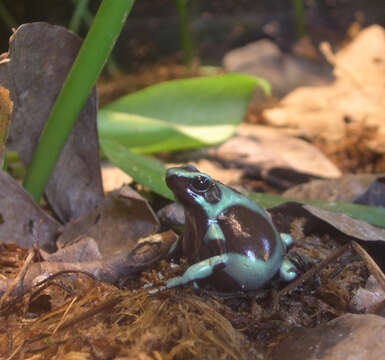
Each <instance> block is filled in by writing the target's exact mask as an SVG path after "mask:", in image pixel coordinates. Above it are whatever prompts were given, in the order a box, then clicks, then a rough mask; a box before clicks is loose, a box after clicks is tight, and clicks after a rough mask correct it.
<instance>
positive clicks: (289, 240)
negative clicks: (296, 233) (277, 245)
mask: <svg viewBox="0 0 385 360" xmlns="http://www.w3.org/2000/svg"><path fill="white" fill-rule="evenodd" d="M279 235H281V239H282V242H283V244H284V245H285V247H286V249H288V248H290V247H291V246H292V245H293V243H294V242H293V238H292V237H291V235H289V234H286V233H280V234H279Z"/></svg>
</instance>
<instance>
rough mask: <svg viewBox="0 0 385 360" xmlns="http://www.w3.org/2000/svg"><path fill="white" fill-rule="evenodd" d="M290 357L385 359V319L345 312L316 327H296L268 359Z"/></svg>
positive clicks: (301, 359) (310, 359)
mask: <svg viewBox="0 0 385 360" xmlns="http://www.w3.org/2000/svg"><path fill="white" fill-rule="evenodd" d="M293 359H295V360H371V359H373V360H374V359H376V360H377V359H378V360H380V359H385V319H384V318H382V317H380V316H377V315H371V314H367V315H354V314H346V315H343V316H341V317H339V318H337V319H334V320H332V321H329V322H328V323H326V324H324V325H321V326H319V327H317V328H315V329H305V328H300V329H296V330H294V331H293V333H292V334H291V335H290V337H289V338H287V339H286V340H284V341H282V342H281V343H280V344H279V345H278V346H277V347H275V348H274V350H273V352H272V356H271V360H293Z"/></svg>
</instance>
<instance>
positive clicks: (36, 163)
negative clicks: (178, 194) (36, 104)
mask: <svg viewBox="0 0 385 360" xmlns="http://www.w3.org/2000/svg"><path fill="white" fill-rule="evenodd" d="M133 4H134V0H103V1H102V3H101V5H100V7H99V10H98V12H97V14H96V16H95V19H94V21H93V23H92V26H91V28H90V30H89V32H88V34H87V36H86V38H85V40H84V43H83V45H82V47H81V48H80V50H79V53H78V56H77V57H76V59H75V61H74V64H73V65H72V68H71V70H70V72H69V74H68V76H67V79H66V81H65V82H64V85H63V88H62V90H61V91H60V93H59V96H58V98H57V100H56V102H55V105H54V106H53V109H52V111H51V113H50V116H49V118H48V121H47V123H46V125H45V127H44V129H43V132H42V134H41V136H40V141H39V143H38V145H37V147H36V150H35V152H34V154H33V157H32V161H31V164H30V166H29V169H28V172H27V175H26V177H25V179H24V187H25V189H26V190H27V191H28V192H29V193H30V194H31V195H32V196H33V198H34V199H35V201H39V200H40V198H41V196H42V194H43V191H44V188H45V186H46V184H47V182H48V180H49V177H50V175H51V172H52V170H53V168H54V166H55V163H56V161H57V159H58V157H59V155H60V152H61V149H62V148H63V146H64V144H65V142H66V140H67V138H68V135H69V134H70V132H71V129H72V127H73V125H74V124H75V121H76V119H77V117H78V115H79V113H80V111H81V109H82V108H83V105H84V104H85V102H86V100H87V97H88V95H89V93H90V92H91V90H92V87H93V86H94V84H95V82H96V79H97V77H98V75H99V74H100V72H101V70H102V68H103V65H104V63H105V62H106V60H107V58H108V56H109V54H110V52H111V50H112V47H113V45H114V44H115V41H116V39H117V37H118V35H119V33H120V31H121V28H122V26H123V24H124V22H125V20H126V17H127V15H128V13H129V12H130V10H131V8H132V6H133Z"/></svg>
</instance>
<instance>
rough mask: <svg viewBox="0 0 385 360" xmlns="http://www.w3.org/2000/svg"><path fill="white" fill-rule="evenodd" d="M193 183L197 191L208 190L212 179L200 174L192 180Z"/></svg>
mask: <svg viewBox="0 0 385 360" xmlns="http://www.w3.org/2000/svg"><path fill="white" fill-rule="evenodd" d="M191 185H192V186H193V188H194V189H195V190H196V191H206V190H207V189H208V188H209V187H210V185H211V181H210V179H208V178H207V177H205V176H201V175H199V176H196V177H195V178H194V179H193V180H192V182H191Z"/></svg>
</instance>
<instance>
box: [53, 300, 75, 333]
mask: <svg viewBox="0 0 385 360" xmlns="http://www.w3.org/2000/svg"><path fill="white" fill-rule="evenodd" d="M77 299H78V297H77V296H75V297H74V298H73V299H72V301H71V302H70V303H69V305H68V306H67V309H66V310H65V311H64V314H63V316H62V317H61V319H60V321H59V322H58V324H57V325H56V327H55V330H54V331H53V332H52V335H54V334H55V333H56V331H57V330H58V329H59V328H60V326H61V325H62V324H63V323H64V320H65V319H66V317H67V314H68V313H69V311H70V310H71V308H72V305H73V304H74V303H75V301H76V300H77Z"/></svg>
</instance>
